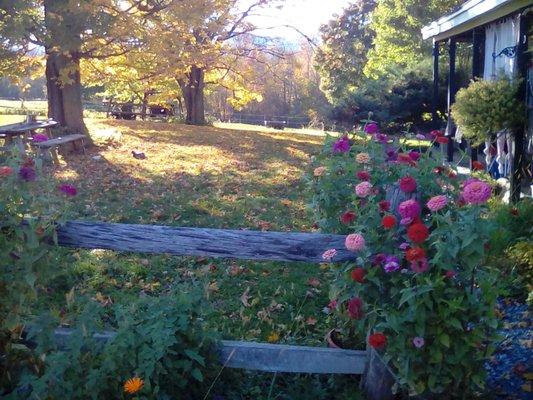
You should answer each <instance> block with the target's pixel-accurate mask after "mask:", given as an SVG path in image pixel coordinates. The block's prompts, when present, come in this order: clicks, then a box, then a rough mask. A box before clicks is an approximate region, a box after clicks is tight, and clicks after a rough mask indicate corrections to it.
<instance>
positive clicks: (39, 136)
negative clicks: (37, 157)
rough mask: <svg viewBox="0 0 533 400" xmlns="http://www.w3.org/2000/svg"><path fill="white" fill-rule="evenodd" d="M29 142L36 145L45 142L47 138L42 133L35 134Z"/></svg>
mask: <svg viewBox="0 0 533 400" xmlns="http://www.w3.org/2000/svg"><path fill="white" fill-rule="evenodd" d="M31 140H32V141H34V142H36V143H40V142H46V141H47V140H48V136H46V135H45V134H43V133H37V134H35V135H33V136H32V138H31Z"/></svg>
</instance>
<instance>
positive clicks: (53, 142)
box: [31, 133, 85, 165]
mask: <svg viewBox="0 0 533 400" xmlns="http://www.w3.org/2000/svg"><path fill="white" fill-rule="evenodd" d="M84 140H85V135H82V134H79V133H76V134H72V135H66V136H59V137H57V138H54V139H49V140H47V141H45V142H31V145H32V146H34V147H36V148H37V149H38V150H39V157H41V158H43V159H47V158H48V154H50V155H51V156H52V160H54V163H55V164H57V165H59V158H58V157H57V148H58V147H59V146H61V145H64V144H66V143H73V144H74V147H76V143H77V142H80V143H81V147H82V150H83V152H84V153H85V141H84Z"/></svg>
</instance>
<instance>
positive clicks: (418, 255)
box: [405, 247, 426, 262]
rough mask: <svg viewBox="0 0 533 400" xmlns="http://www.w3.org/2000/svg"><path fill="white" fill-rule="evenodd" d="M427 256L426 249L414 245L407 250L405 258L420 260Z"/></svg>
mask: <svg viewBox="0 0 533 400" xmlns="http://www.w3.org/2000/svg"><path fill="white" fill-rule="evenodd" d="M425 257H426V251H425V250H424V249H423V248H421V247H412V248H410V249H408V250H407V251H406V252H405V259H406V260H407V261H409V262H413V261H420V260H421V259H423V258H425Z"/></svg>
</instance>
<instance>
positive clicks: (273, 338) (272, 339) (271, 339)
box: [267, 332, 279, 343]
mask: <svg viewBox="0 0 533 400" xmlns="http://www.w3.org/2000/svg"><path fill="white" fill-rule="evenodd" d="M267 340H268V342H269V343H275V342H277V341H278V340H279V334H278V333H277V332H272V333H271V334H270V335H268V337H267Z"/></svg>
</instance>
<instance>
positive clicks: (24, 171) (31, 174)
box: [19, 167, 37, 182]
mask: <svg viewBox="0 0 533 400" xmlns="http://www.w3.org/2000/svg"><path fill="white" fill-rule="evenodd" d="M19 176H20V178H21V179H23V180H25V181H26V182H30V181H34V180H35V179H36V178H37V174H36V173H35V170H34V169H33V168H32V167H22V168H20V170H19Z"/></svg>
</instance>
